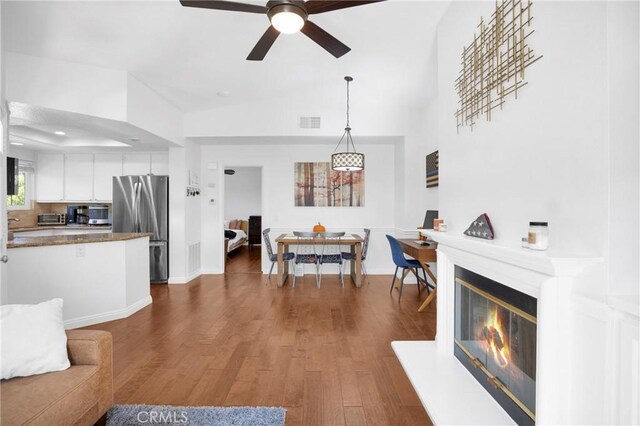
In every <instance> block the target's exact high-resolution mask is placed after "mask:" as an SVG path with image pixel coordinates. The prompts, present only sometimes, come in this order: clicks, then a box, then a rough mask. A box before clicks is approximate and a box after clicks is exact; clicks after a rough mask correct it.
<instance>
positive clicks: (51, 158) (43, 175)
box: [36, 154, 64, 201]
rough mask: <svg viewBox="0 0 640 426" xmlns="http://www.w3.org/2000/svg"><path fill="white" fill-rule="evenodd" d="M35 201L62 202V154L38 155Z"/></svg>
mask: <svg viewBox="0 0 640 426" xmlns="http://www.w3.org/2000/svg"><path fill="white" fill-rule="evenodd" d="M36 200H38V201H63V200H64V154H38V169H37V172H36Z"/></svg>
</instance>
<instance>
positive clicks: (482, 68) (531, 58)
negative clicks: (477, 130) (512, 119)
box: [455, 0, 542, 131]
mask: <svg viewBox="0 0 640 426" xmlns="http://www.w3.org/2000/svg"><path fill="white" fill-rule="evenodd" d="M531 5H532V2H531V0H498V1H496V6H495V10H494V12H493V15H492V16H491V19H490V20H488V21H485V19H484V18H480V24H479V25H478V33H474V35H473V41H472V42H471V44H469V45H468V46H466V47H464V48H463V49H462V58H461V65H462V68H461V69H460V74H459V76H458V78H457V79H456V82H455V89H456V92H457V93H458V97H459V99H458V109H457V111H456V113H455V117H456V126H457V130H458V131H460V127H463V126H470V127H471V130H473V126H474V125H475V124H476V122H477V119H478V118H479V117H480V116H482V115H484V116H485V118H486V120H487V121H491V114H492V111H493V110H494V109H496V108H500V109H502V105H503V104H504V103H505V100H506V99H507V97H508V96H509V95H511V94H513V97H514V98H515V99H517V98H518V91H519V90H521V88H522V87H523V86H525V85H526V84H527V81H526V80H525V69H526V68H527V67H529V66H530V65H531V64H533V63H534V62H536V61H538V60H539V59H540V58H542V56H536V55H535V54H534V53H533V50H532V49H531V47H529V37H530V36H531V34H533V33H534V30H533V29H532V28H531V22H532V21H533V16H532V14H531V13H532V11H531Z"/></svg>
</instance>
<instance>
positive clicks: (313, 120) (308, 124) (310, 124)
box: [300, 117, 320, 129]
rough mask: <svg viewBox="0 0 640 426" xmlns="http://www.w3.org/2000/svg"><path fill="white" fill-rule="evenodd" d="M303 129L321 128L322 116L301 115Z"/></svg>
mask: <svg viewBox="0 0 640 426" xmlns="http://www.w3.org/2000/svg"><path fill="white" fill-rule="evenodd" d="M300 128H301V129H319V128H320V117H300Z"/></svg>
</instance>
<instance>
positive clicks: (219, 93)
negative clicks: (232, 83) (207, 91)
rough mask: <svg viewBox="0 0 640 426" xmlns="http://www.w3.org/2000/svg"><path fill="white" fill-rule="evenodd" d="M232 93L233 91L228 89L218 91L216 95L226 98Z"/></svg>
mask: <svg viewBox="0 0 640 426" xmlns="http://www.w3.org/2000/svg"><path fill="white" fill-rule="evenodd" d="M230 94H231V92H230V91H228V90H221V91H219V92H218V93H216V95H218V96H220V97H221V98H226V97H227V96H229V95H230Z"/></svg>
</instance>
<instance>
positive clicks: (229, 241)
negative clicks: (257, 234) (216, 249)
mask: <svg viewBox="0 0 640 426" xmlns="http://www.w3.org/2000/svg"><path fill="white" fill-rule="evenodd" d="M247 229H248V222H247V221H246V220H231V221H227V222H225V229H224V234H225V238H224V247H225V251H226V252H227V254H229V253H231V252H232V251H234V250H236V249H237V248H239V247H241V246H242V245H244V243H246V242H247Z"/></svg>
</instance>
